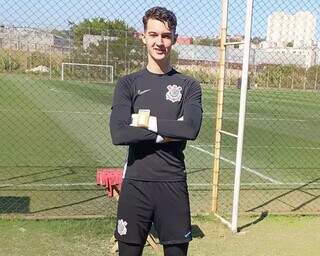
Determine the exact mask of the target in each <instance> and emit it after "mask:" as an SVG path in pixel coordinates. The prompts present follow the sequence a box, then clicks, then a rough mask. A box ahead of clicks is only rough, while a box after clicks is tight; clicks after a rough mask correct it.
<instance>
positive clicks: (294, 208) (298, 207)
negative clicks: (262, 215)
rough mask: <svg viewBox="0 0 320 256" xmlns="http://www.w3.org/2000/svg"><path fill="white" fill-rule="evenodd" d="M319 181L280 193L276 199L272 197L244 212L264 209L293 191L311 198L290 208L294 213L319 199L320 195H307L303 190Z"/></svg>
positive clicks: (312, 181) (314, 180) (315, 180)
mask: <svg viewBox="0 0 320 256" xmlns="http://www.w3.org/2000/svg"><path fill="white" fill-rule="evenodd" d="M319 180H320V178H316V179H313V180H311V181H309V182H307V183H305V184H303V185H301V186H298V187H296V188H293V189H290V190H289V191H287V192H285V193H282V194H280V195H278V196H276V197H274V198H272V199H270V200H268V201H266V202H264V203H262V204H260V205H258V206H256V207H253V208H251V209H249V210H247V211H246V212H252V211H255V210H257V209H259V208H262V207H264V206H266V205H268V204H270V203H272V202H274V201H276V200H280V199H281V198H282V197H284V196H287V195H289V194H291V193H293V192H295V191H299V192H301V193H304V194H307V195H308V196H311V197H312V198H311V199H310V200H307V201H305V202H302V203H301V204H300V205H298V206H296V207H292V209H291V212H295V211H297V210H299V209H301V208H303V207H304V206H306V205H308V204H309V203H311V202H313V201H315V200H317V199H319V198H320V195H314V194H312V193H309V192H307V191H304V190H303V189H304V188H306V187H307V186H309V185H312V184H313V183H315V182H317V181H319Z"/></svg>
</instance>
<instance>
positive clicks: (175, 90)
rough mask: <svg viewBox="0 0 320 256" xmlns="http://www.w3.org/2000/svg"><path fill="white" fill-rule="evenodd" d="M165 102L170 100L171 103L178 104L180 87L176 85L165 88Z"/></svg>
mask: <svg viewBox="0 0 320 256" xmlns="http://www.w3.org/2000/svg"><path fill="white" fill-rule="evenodd" d="M167 89H168V91H167V93H166V100H170V101H171V102H173V103H174V102H178V101H180V100H181V97H182V94H181V91H182V87H181V86H178V85H176V84H170V85H168V86H167Z"/></svg>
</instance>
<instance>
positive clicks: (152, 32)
mask: <svg viewBox="0 0 320 256" xmlns="http://www.w3.org/2000/svg"><path fill="white" fill-rule="evenodd" d="M148 34H161V33H158V32H156V31H149V32H148ZM161 35H166V36H167V35H168V36H171V35H172V32H164V33H162V34H161Z"/></svg>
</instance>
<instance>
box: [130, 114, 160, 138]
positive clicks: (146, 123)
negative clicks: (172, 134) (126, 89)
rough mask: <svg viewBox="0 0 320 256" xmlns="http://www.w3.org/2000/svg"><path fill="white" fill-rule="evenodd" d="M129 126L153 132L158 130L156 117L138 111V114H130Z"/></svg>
mask: <svg viewBox="0 0 320 256" xmlns="http://www.w3.org/2000/svg"><path fill="white" fill-rule="evenodd" d="M131 120H132V121H131V124H130V126H134V127H140V128H146V129H148V130H150V131H153V132H155V133H156V132H158V126H157V117H155V116H147V115H146V114H145V113H143V112H141V111H139V113H138V114H132V115H131Z"/></svg>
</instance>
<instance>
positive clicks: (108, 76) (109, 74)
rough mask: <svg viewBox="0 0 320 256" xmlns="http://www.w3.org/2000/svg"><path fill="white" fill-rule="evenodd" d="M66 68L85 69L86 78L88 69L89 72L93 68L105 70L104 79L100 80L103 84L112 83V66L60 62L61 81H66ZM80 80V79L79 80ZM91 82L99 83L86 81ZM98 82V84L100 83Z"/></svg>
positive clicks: (88, 72)
mask: <svg viewBox="0 0 320 256" xmlns="http://www.w3.org/2000/svg"><path fill="white" fill-rule="evenodd" d="M66 66H71V67H78V68H82V69H84V68H86V70H85V73H87V76H89V75H90V68H91V71H92V69H93V68H100V69H101V70H103V69H105V73H104V72H102V73H104V75H105V77H104V78H103V79H102V81H103V82H106V83H113V80H114V79H113V76H114V73H113V66H112V65H98V64H87V63H73V62H62V64H61V80H62V81H64V80H65V79H66ZM79 80H81V79H79ZM88 80H90V81H92V82H99V81H95V80H94V79H88V78H87V79H86V81H88ZM102 81H100V82H102Z"/></svg>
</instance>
